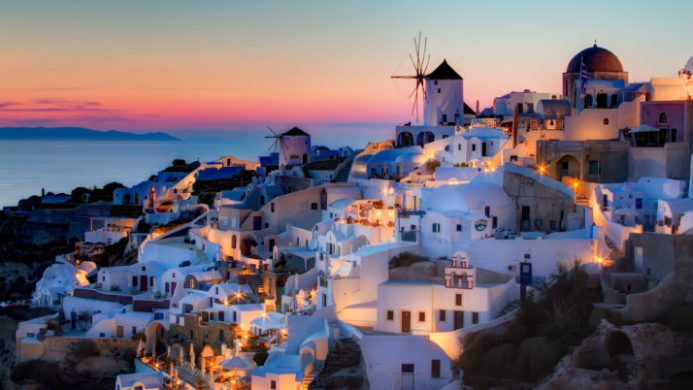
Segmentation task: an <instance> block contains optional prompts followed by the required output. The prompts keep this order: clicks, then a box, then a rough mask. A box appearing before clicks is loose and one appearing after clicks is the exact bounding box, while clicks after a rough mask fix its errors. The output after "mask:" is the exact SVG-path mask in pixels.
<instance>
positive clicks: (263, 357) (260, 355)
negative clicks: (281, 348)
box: [253, 351, 269, 366]
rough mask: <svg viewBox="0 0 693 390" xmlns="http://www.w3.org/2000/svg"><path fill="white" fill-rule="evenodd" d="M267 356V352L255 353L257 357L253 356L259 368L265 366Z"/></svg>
mask: <svg viewBox="0 0 693 390" xmlns="http://www.w3.org/2000/svg"><path fill="white" fill-rule="evenodd" d="M267 356H269V354H268V353H267V351H258V352H256V353H255V355H253V361H254V362H255V364H257V365H258V366H262V365H263V364H265V361H266V360H267Z"/></svg>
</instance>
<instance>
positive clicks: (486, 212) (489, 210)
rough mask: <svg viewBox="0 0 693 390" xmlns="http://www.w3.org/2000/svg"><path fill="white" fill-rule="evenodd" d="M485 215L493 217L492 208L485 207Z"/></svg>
mask: <svg viewBox="0 0 693 390" xmlns="http://www.w3.org/2000/svg"><path fill="white" fill-rule="evenodd" d="M484 215H485V216H486V217H490V216H491V206H484Z"/></svg>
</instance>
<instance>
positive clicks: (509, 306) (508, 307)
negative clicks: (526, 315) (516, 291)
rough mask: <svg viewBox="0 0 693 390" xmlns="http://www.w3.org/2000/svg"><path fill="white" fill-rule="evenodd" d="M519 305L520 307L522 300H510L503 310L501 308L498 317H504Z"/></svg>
mask: <svg viewBox="0 0 693 390" xmlns="http://www.w3.org/2000/svg"><path fill="white" fill-rule="evenodd" d="M519 307H520V301H512V302H509V303H508V304H507V305H505V307H504V308H503V310H501V311H500V313H498V316H497V317H496V318H499V317H503V316H504V315H506V314H508V313H510V312H511V311H513V310H515V309H517V308H519Z"/></svg>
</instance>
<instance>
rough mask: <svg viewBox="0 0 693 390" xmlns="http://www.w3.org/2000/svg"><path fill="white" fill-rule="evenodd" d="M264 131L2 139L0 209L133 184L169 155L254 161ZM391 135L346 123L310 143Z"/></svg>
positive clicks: (263, 147) (263, 144) (356, 142)
mask: <svg viewBox="0 0 693 390" xmlns="http://www.w3.org/2000/svg"><path fill="white" fill-rule="evenodd" d="M265 135H267V131H265V130H262V131H259V132H257V131H247V132H238V133H234V135H233V137H234V139H233V141H231V140H225V141H215V142H212V141H208V142H195V141H183V142H130V141H124V142H117V141H105V142H104V141H0V207H2V206H14V205H15V204H17V201H18V200H20V199H22V198H26V197H28V196H30V195H40V194H41V188H45V189H46V192H49V191H51V192H55V193H58V192H65V193H69V191H71V190H72V189H73V188H75V187H78V186H84V187H92V186H103V185H104V184H106V183H109V182H112V181H117V182H120V183H123V184H125V185H126V186H131V185H133V184H137V183H139V182H141V181H143V180H145V179H147V178H148V177H149V176H150V175H152V174H154V173H156V172H158V171H159V170H161V169H163V168H165V167H167V166H168V165H169V164H170V163H171V161H173V159H176V158H182V159H185V160H186V161H195V160H198V159H199V160H200V161H211V160H215V159H217V158H219V157H221V156H223V155H232V156H236V157H238V158H242V159H248V160H252V161H257V157H258V156H259V155H266V154H267V153H269V150H268V148H269V146H270V141H269V140H267V139H265V137H264V136H265ZM393 135H394V128H393V127H392V126H389V125H388V126H376V127H373V126H370V125H366V126H363V125H358V124H357V125H344V126H334V127H333V128H329V129H322V130H320V131H316V132H314V133H313V137H312V138H313V140H312V143H313V145H326V146H329V147H331V148H335V147H339V146H344V145H348V146H351V147H352V148H354V149H357V148H363V147H365V146H366V144H367V143H368V142H369V141H376V140H383V139H387V138H390V137H392V136H393Z"/></svg>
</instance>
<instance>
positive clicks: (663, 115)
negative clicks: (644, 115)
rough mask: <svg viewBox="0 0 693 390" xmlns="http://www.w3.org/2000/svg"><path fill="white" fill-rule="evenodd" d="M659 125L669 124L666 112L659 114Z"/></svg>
mask: <svg viewBox="0 0 693 390" xmlns="http://www.w3.org/2000/svg"><path fill="white" fill-rule="evenodd" d="M659 123H669V116H668V115H667V113H666V112H663V113H661V114H659Z"/></svg>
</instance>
